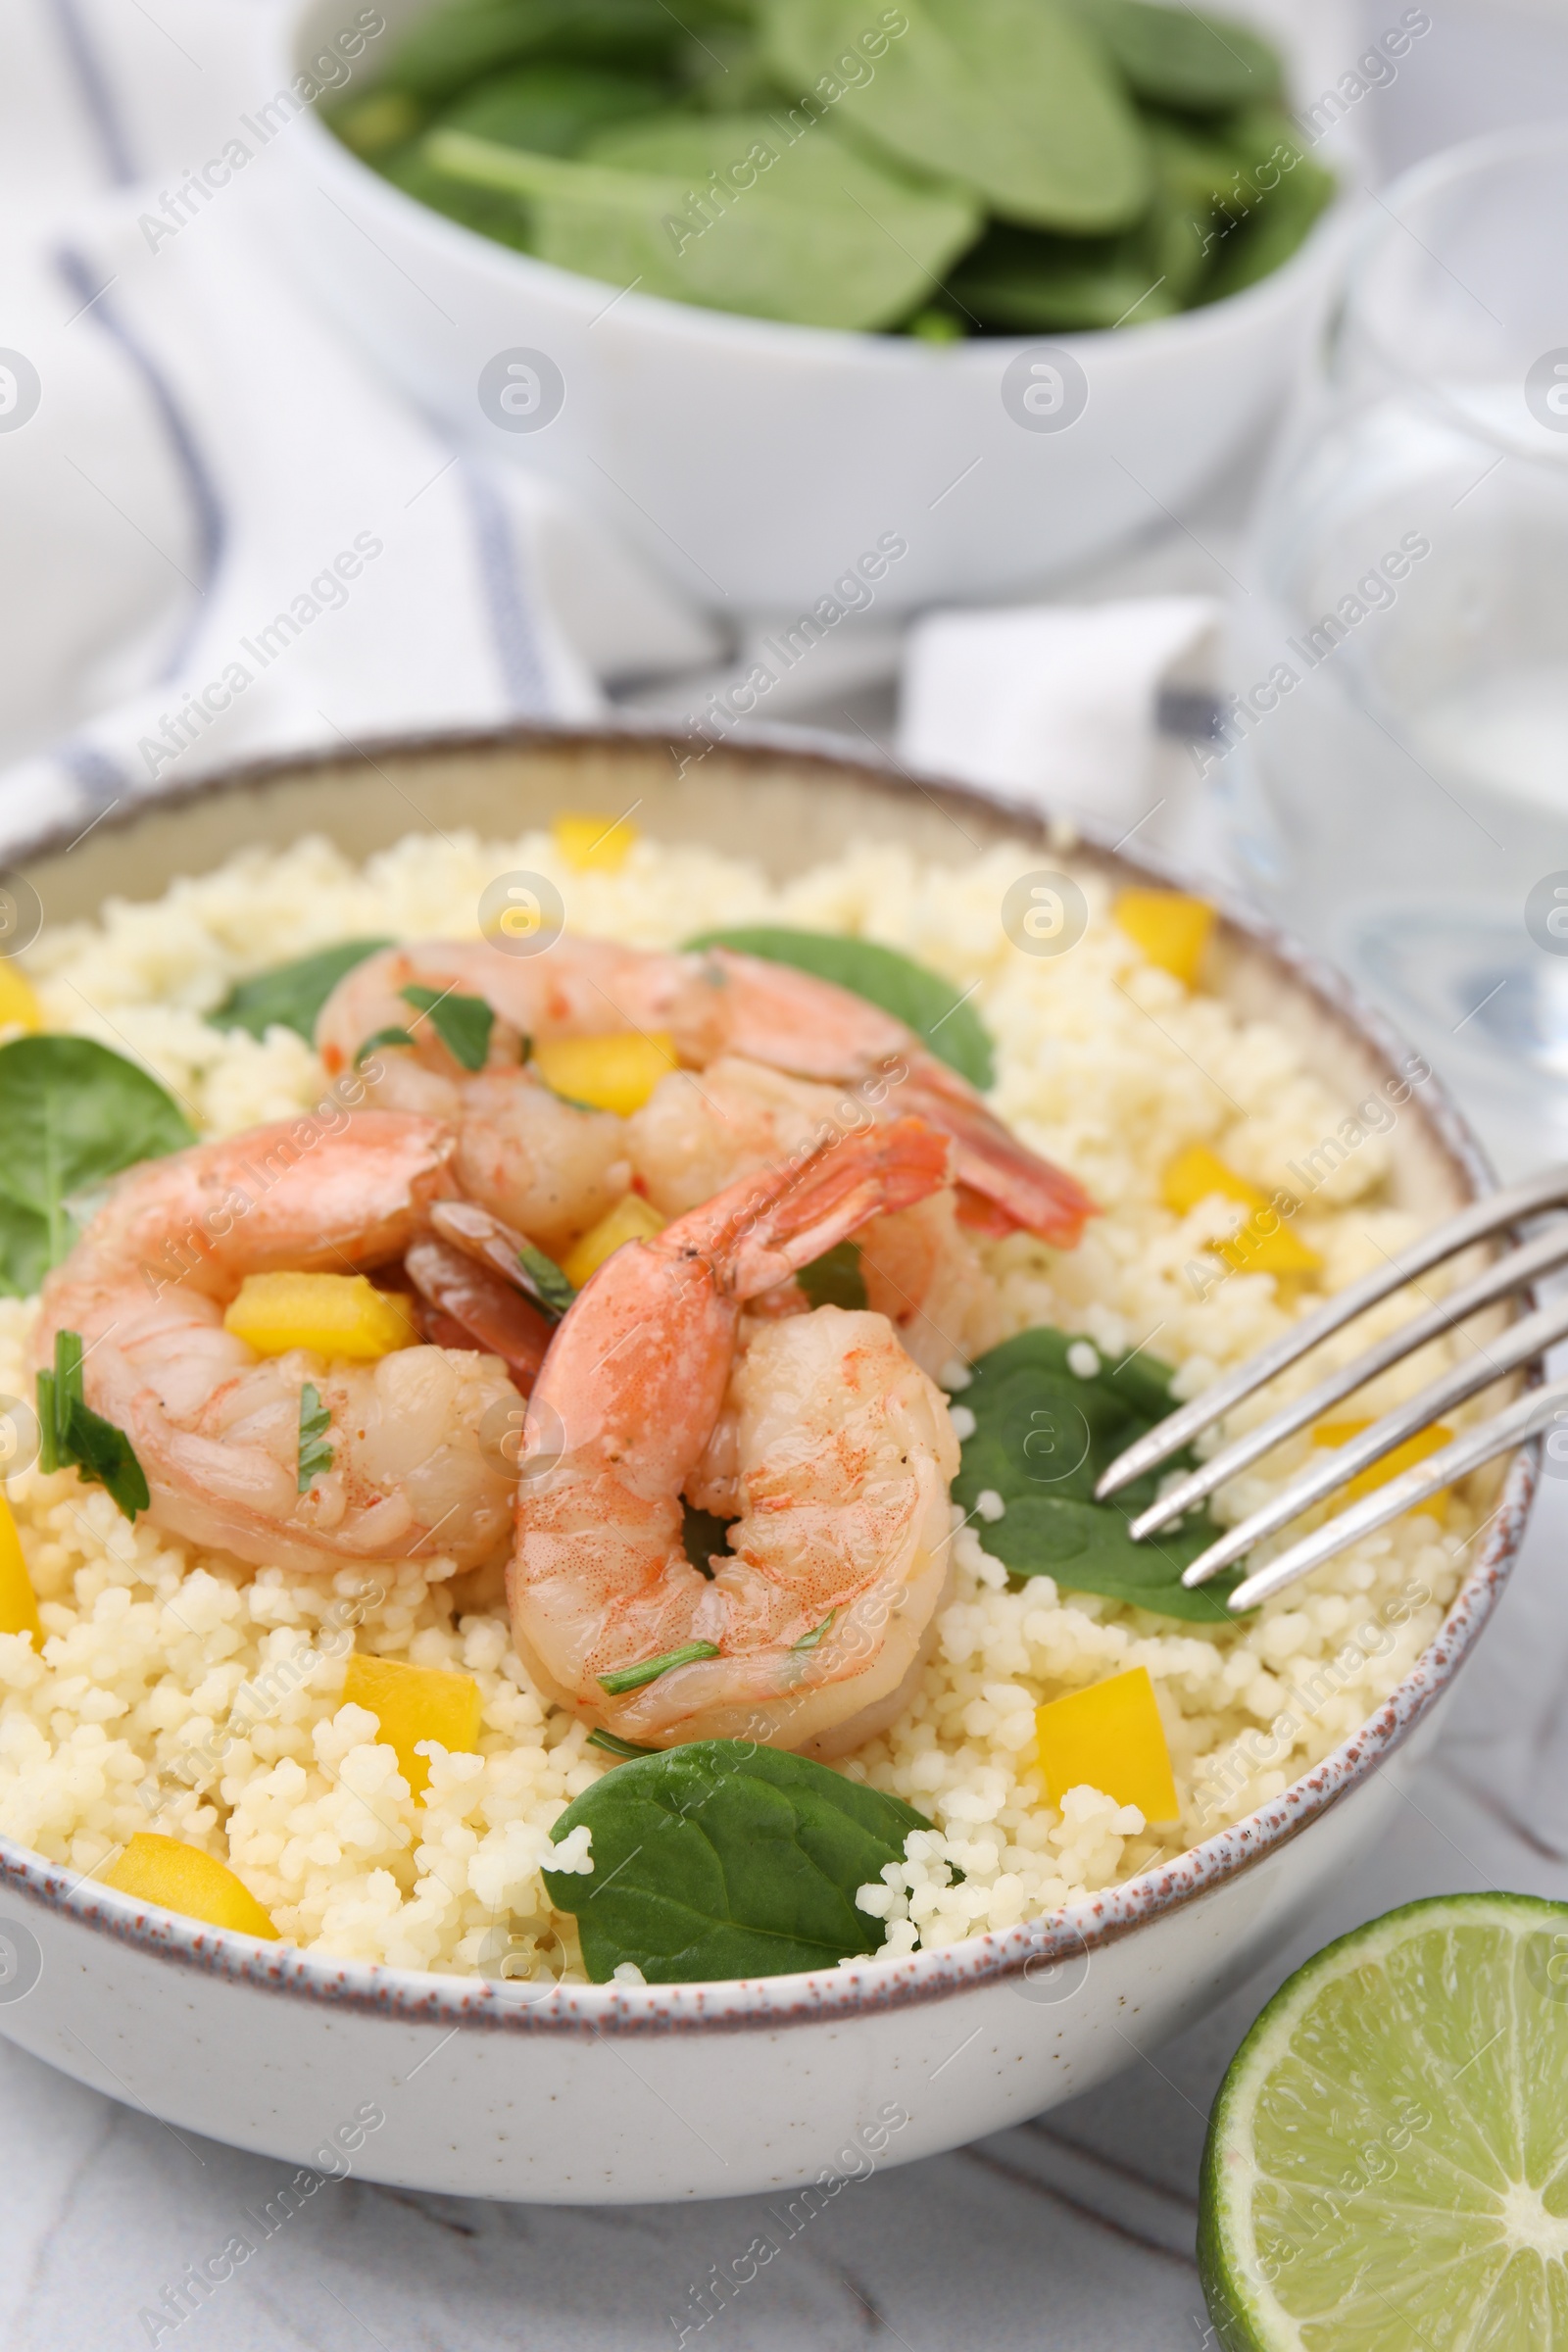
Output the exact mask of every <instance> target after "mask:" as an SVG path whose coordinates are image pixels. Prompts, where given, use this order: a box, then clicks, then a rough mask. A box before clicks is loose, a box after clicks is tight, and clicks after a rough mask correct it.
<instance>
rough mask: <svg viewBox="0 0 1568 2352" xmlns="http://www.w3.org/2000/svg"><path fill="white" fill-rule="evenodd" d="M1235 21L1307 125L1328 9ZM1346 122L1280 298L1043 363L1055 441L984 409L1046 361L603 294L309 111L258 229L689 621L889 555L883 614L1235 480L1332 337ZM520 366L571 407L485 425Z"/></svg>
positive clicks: (1247, 7)
mask: <svg viewBox="0 0 1568 2352" xmlns="http://www.w3.org/2000/svg"><path fill="white" fill-rule="evenodd" d="M429 5H430V0H380V8H381V13H382V14H383V15H384V16H385V18H386V21H387V31H386V33H385V34H383V35H382V36H380V37H379V38H377V39H376V40H375V41H373V42H372V43H371V45H370V47H369V48H368V50H367V51H366V53H365V55H364V57H363V58H362V59H361V61H360V64H359V66H358V68H357V70H356V73H355V78H354V83H353V85H352V86H354V87H355V88H365V87H368V86H369V84H370V83H371V82H373V81H374V80H375V78H376V77H377V76H378V75H379V74H380V73H381V72H382V71H383V68H384V62H385V59H386V57H387V56H388V54H389V52H390V48H391V45H392V43H393V41H395V39H396V37H397V35H398V32H399V30H400V28H401V27H402V26H403V25H407V24H408V23H409V22H410V21H411V20H412V19H413V18H415V17H417V16H418V15H420V14H421V13H423V12H424V11H425V10H426V9H427V8H428V7H429ZM1231 13H1233V14H1235V15H1237V16H1244V17H1248V18H1250V19H1251V20H1252V21H1254V22H1255V23H1256V24H1257V25H1259V26H1260V28H1261V29H1263V30H1264V31H1266V32H1267V33H1268V34H1269V35H1270V36H1271V37H1272V38H1274V39H1275V40H1276V41H1277V42H1278V43H1279V44H1280V46H1281V48H1282V50H1283V51H1284V53H1285V56H1286V60H1287V70H1288V79H1289V83H1290V90H1291V95H1292V98H1293V99H1294V100H1295V101H1296V102H1297V103H1303V102H1304V103H1310V102H1311V100H1312V99H1314V98H1315V97H1316V96H1317V94H1318V93H1319V92H1320V91H1324V90H1328V89H1331V88H1332V87H1334V85H1336V84H1337V83H1338V82H1339V81H1340V78H1341V76H1342V75H1343V74H1344V73H1346V72H1347V70H1348V68H1349V67H1350V66H1351V65H1352V64H1353V61H1354V57H1355V54H1356V50H1357V45H1358V44H1357V40H1356V33H1355V26H1354V20H1353V17H1352V16H1351V14H1350V11H1349V10H1348V8H1342V7H1341V6H1340V5H1339V0H1318V4H1316V5H1314V6H1313V7H1312V8H1311V9H1310V10H1308V9H1306V8H1302V7H1299V6H1297V5H1294V4H1293V0H1234V5H1233V6H1232V11H1231ZM343 17H344V9H343V0H297V5H296V6H295V7H293V8H292V9H291V10H289V11H287V12H285V15H284V18H283V19H282V21H281V22H282V26H283V33H284V38H285V39H286V43H287V54H286V57H284V58H280V59H278V60H277V61H276V77H277V80H278V81H279V82H280V83H281V82H283V81H285V80H292V79H293V77H294V76H295V74H296V73H300V72H301V71H302V70H303V69H304V68H305V66H306V65H307V64H308V62H309V60H310V58H311V56H312V55H313V54H314V53H316V52H317V51H319V48H320V47H321V45H322V42H323V41H324V40H325V39H326V38H327V37H328V36H329V35H331V34H332V33H334V32H335V31H336V30H337V29H338V28H339V26H340V25H341V23H342V21H343ZM1355 128H1356V126H1355V123H1354V122H1353V119H1348V120H1347V121H1346V122H1344V123H1339V124H1337V125H1336V126H1335V127H1334V129H1333V130H1332V131H1331V132H1330V133H1329V135H1328V136H1326V137H1324V138H1323V140H1322V142H1321V150H1320V151H1321V154H1322V156H1323V159H1324V160H1325V161H1328V162H1330V163H1332V164H1333V165H1334V166H1335V167H1336V168H1337V169H1338V170H1339V171H1340V172H1341V175H1342V180H1343V181H1344V183H1345V187H1346V190H1347V192H1346V193H1344V194H1342V196H1341V197H1340V199H1339V200H1338V202H1337V203H1336V204H1334V205H1333V206H1332V207H1331V208H1330V210H1329V211H1328V212H1327V213H1326V214H1325V215H1324V216H1323V218H1322V220H1321V221H1319V222H1318V223H1317V225H1316V227H1315V228H1314V229H1313V231H1312V232H1311V234H1310V236H1309V237H1308V238H1307V240H1306V242H1305V244H1304V245H1303V246H1302V247H1301V249H1300V251H1299V253H1298V254H1297V255H1296V256H1295V257H1294V258H1293V259H1292V260H1291V261H1290V262H1288V263H1287V264H1286V265H1285V267H1284V268H1283V269H1281V270H1277V271H1275V273H1274V274H1273V275H1272V276H1270V277H1266V278H1264V279H1263V280H1262V281H1261V282H1260V283H1259V284H1257V285H1255V286H1252V287H1250V288H1248V289H1247V290H1246V291H1245V292H1243V293H1240V294H1236V295H1232V296H1230V297H1229V298H1228V299H1226V300H1224V301H1221V302H1216V303H1214V304H1212V305H1210V306H1208V307H1207V308H1204V309H1201V310H1196V311H1189V312H1185V313H1183V314H1181V315H1179V316H1177V317H1175V318H1171V319H1155V320H1152V321H1151V322H1150V323H1149V324H1148V325H1142V326H1128V327H1123V328H1120V329H1117V330H1114V331H1112V332H1108V333H1106V332H1099V333H1086V334H1073V335H1060V336H1055V337H1052V338H1050V339H1049V342H1050V348H1052V349H1053V350H1057V349H1065V350H1066V351H1067V352H1068V353H1069V354H1070V355H1071V356H1072V357H1073V358H1074V359H1075V360H1076V361H1077V363H1078V365H1079V366H1080V367H1081V368H1082V369H1083V371H1084V376H1085V378H1086V379H1087V385H1088V403H1087V406H1086V407H1085V409H1084V411H1083V413H1082V414H1081V415H1080V416H1078V417H1076V419H1075V420H1074V421H1073V422H1072V423H1071V424H1070V425H1069V426H1067V427H1066V428H1065V429H1062V430H1035V429H1025V428H1024V427H1023V426H1022V425H1020V424H1019V423H1018V422H1016V421H1015V420H1014V416H1013V414H1011V413H1010V412H1009V410H1008V408H1007V407H1005V405H1004V401H1003V396H1002V393H1003V377H1004V375H1005V371H1006V370H1007V368H1008V367H1009V366H1010V365H1011V364H1012V363H1013V362H1015V361H1017V360H1018V359H1019V357H1020V355H1022V354H1024V353H1027V352H1031V351H1034V350H1036V349H1038V348H1040V347H1041V345H1042V344H1044V343H1046V341H1047V338H1043V337H1034V338H1023V337H1020V338H1018V339H1016V340H1014V339H1012V338H1002V337H986V338H984V339H977V340H975V341H973V342H970V343H966V344H956V345H952V346H948V347H945V348H933V347H931V346H930V345H927V344H924V343H921V342H919V341H917V340H915V339H914V338H912V337H909V336H905V335H874V334H850V333H844V332H840V331H838V330H835V329H828V328H819V327H801V326H788V325H781V324H778V323H775V322H774V321H772V320H769V319H747V318H740V317H736V316H732V315H730V314H727V313H721V312H718V311H709V310H700V309H697V308H695V307H690V306H687V305H685V304H679V303H671V302H665V301H662V300H659V299H657V298H653V297H650V296H646V295H642V294H637V293H632V292H617V289H616V288H614V287H613V286H609V285H606V284H603V283H601V282H600V281H599V280H598V279H593V278H586V277H579V276H576V275H574V274H573V273H571V272H569V271H566V270H558V269H555V268H553V267H551V266H550V265H549V264H547V263H544V262H538V261H534V260H532V259H531V258H530V257H529V256H527V255H525V254H519V253H516V252H514V251H512V250H511V249H510V248H508V247H505V246H502V245H499V244H495V243H493V242H492V241H491V240H490V239H488V238H486V237H482V236H479V235H477V234H476V233H474V232H473V231H472V230H469V229H466V228H464V227H460V226H459V225H458V224H457V223H456V222H455V221H448V220H446V219H444V218H443V217H442V216H441V215H440V214H438V213H434V212H431V211H430V210H429V209H428V208H427V207H425V206H424V205H421V204H418V203H417V202H416V201H415V200H414V199H413V198H411V197H409V196H406V195H405V194H404V193H403V192H402V191H401V190H400V189H398V188H396V187H394V186H393V185H391V183H390V182H389V181H387V180H385V179H383V178H381V177H380V175H379V174H378V173H376V172H373V171H371V170H370V169H369V168H368V166H367V165H365V164H363V163H361V162H360V161H359V159H358V158H357V157H356V156H355V155H353V154H352V153H351V152H350V151H349V150H348V148H346V147H345V146H343V145H342V144H341V143H340V142H339V141H338V140H337V139H336V138H334V136H333V135H332V132H331V131H330V129H328V127H327V125H326V123H324V122H322V121H321V120H320V119H319V112H318V110H316V109H308V110H307V111H306V113H305V114H304V115H302V116H301V118H300V119H299V121H298V122H297V123H295V124H294V125H293V135H292V136H291V137H290V139H289V140H288V141H286V142H285V147H286V164H285V168H284V171H283V172H282V173H281V175H280V179H281V184H280V186H279V189H278V198H279V201H278V204H277V207H276V213H275V220H276V225H277V229H278V232H279V234H280V235H281V237H282V238H283V240H284V242H285V245H286V247H287V250H288V251H289V253H290V255H291V256H292V262H293V266H294V268H295V270H297V272H298V273H299V274H301V275H302V276H303V277H304V278H305V279H306V281H307V282H308V283H309V284H310V285H311V286H312V287H313V288H314V290H315V291H316V293H317V295H318V297H319V299H320V300H321V302H322V303H323V304H324V305H325V306H326V307H327V308H328V309H329V310H330V312H331V315H332V317H333V318H334V319H336V320H337V321H338V322H339V323H340V324H342V325H344V326H345V327H347V329H348V330H349V332H350V333H351V334H352V335H353V336H354V337H355V338H356V339H357V340H358V341H359V343H360V344H361V345H362V346H363V347H364V349H365V350H366V351H367V352H368V354H369V356H370V357H371V359H372V361H373V362H374V363H375V364H376V365H377V366H378V367H379V368H381V369H382V370H383V371H384V372H385V373H386V374H387V375H388V376H389V377H390V378H391V379H392V380H393V381H394V382H395V383H396V384H397V385H398V386H399V387H400V388H401V389H402V390H403V391H405V392H406V393H408V394H409V395H410V396H411V397H412V398H413V399H414V400H416V401H417V403H418V404H419V406H420V407H421V408H422V409H424V410H425V411H427V412H428V413H429V414H430V415H431V416H433V417H435V418H436V419H437V420H438V422H439V423H440V424H441V425H442V426H443V427H444V428H445V429H446V430H447V431H448V432H449V433H450V434H451V435H452V436H453V437H454V438H455V440H456V441H457V442H458V444H459V445H460V446H461V447H464V448H466V449H470V450H479V451H482V452H483V453H484V454H485V455H486V456H487V457H490V458H492V459H500V460H503V461H506V462H509V463H512V464H515V465H518V466H524V467H526V468H529V469H532V470H534V471H537V472H540V473H544V474H547V475H549V476H550V477H551V478H552V479H553V480H554V481H556V482H558V483H560V484H562V485H563V486H564V487H565V488H567V489H568V490H570V491H571V492H572V493H574V494H575V495H576V496H577V497H578V498H580V499H581V500H582V501H583V502H584V504H586V505H587V506H588V507H590V508H592V509H593V510H594V511H595V512H596V513H597V514H598V515H600V516H601V517H602V518H603V519H604V520H605V521H607V522H608V523H610V524H611V525H612V526H613V528H615V529H617V530H618V531H620V532H621V533H622V534H623V535H624V536H625V537H626V538H627V539H628V540H630V541H632V542H633V543H635V544H636V545H637V546H638V547H639V548H640V549H641V550H642V552H643V553H644V554H645V555H646V556H647V557H648V558H649V559H650V561H651V562H652V563H654V564H656V565H657V566H658V567H659V569H660V570H661V571H662V573H663V574H664V575H665V576H666V577H667V578H669V579H670V580H672V581H673V582H675V583H676V584H677V585H679V586H680V587H682V588H683V589H685V590H686V592H687V593H688V594H690V595H691V596H693V597H695V598H696V599H697V600H698V601H699V602H700V603H701V604H703V605H705V606H707V607H709V608H710V609H713V610H719V611H725V610H730V611H735V612H760V613H774V612H784V611H790V610H793V609H798V608H802V607H809V605H810V604H812V603H813V602H814V601H815V600H816V599H817V598H819V597H821V596H824V595H826V594H827V593H828V592H829V590H830V589H831V587H832V583H833V581H834V579H835V578H836V577H837V576H838V575H839V574H841V573H842V572H844V571H845V570H846V568H847V567H848V566H849V565H851V564H854V563H855V562H856V561H857V559H858V557H859V556H860V555H861V554H862V553H864V552H866V551H867V550H873V549H875V547H876V544H877V541H878V539H879V538H882V537H883V536H884V535H885V534H889V533H891V534H896V535H897V536H899V537H901V538H903V539H904V540H905V541H907V549H908V552H907V555H906V556H904V557H902V558H900V559H899V560H898V561H897V563H896V564H894V566H893V567H892V568H891V569H890V570H889V572H888V574H887V576H886V580H885V583H884V588H883V590H882V592H881V601H882V605H883V610H884V613H886V612H889V611H895V610H901V609H902V610H911V609H916V608H918V607H920V606H922V605H926V604H930V603H931V602H933V601H935V600H938V599H940V600H942V601H944V602H948V603H965V602H976V601H984V600H988V599H991V598H1001V597H1010V596H1016V595H1019V594H1023V593H1027V592H1029V591H1030V590H1032V589H1036V588H1039V587H1041V586H1044V585H1046V584H1047V583H1049V582H1050V581H1052V580H1054V579H1056V578H1059V577H1060V576H1061V575H1062V574H1063V573H1065V572H1067V571H1069V570H1071V569H1072V568H1074V567H1076V566H1082V565H1083V564H1085V563H1086V562H1087V561H1090V560H1093V559H1094V558H1096V557H1098V556H1101V555H1103V554H1105V553H1107V552H1108V551H1109V550H1111V549H1113V548H1115V547H1117V546H1120V545H1122V544H1125V543H1126V542H1127V541H1129V540H1131V539H1133V538H1136V537H1137V536H1138V535H1139V534H1140V533H1143V532H1145V531H1149V530H1152V529H1155V528H1163V527H1166V526H1167V525H1168V521H1169V512H1168V511H1169V510H1171V509H1173V508H1180V507H1181V506H1182V505H1184V504H1185V503H1186V502H1188V501H1189V500H1191V499H1192V498H1194V497H1195V496H1197V495H1198V494H1199V493H1200V492H1201V490H1202V489H1203V488H1204V487H1205V485H1206V484H1207V483H1208V482H1209V481H1210V480H1211V479H1212V478H1213V476H1214V475H1215V474H1216V473H1217V472H1218V471H1219V470H1220V468H1221V467H1222V466H1225V465H1227V464H1232V463H1234V462H1235V460H1236V458H1237V455H1238V452H1239V451H1241V450H1243V449H1244V448H1245V446H1246V444H1247V442H1248V440H1249V438H1250V436H1251V435H1252V434H1254V433H1255V432H1257V431H1258V430H1259V429H1260V428H1261V427H1262V426H1263V424H1264V423H1265V421H1266V419H1267V418H1268V417H1269V416H1270V415H1271V413H1272V411H1273V409H1274V408H1275V406H1276V405H1277V403H1278V401H1279V399H1280V397H1281V395H1282V394H1283V393H1284V391H1285V390H1286V388H1287V386H1288V385H1289V383H1290V381H1291V379H1292V377H1293V375H1294V373H1295V371H1296V368H1297V367H1298V364H1299V360H1300V358H1301V356H1302V354H1303V353H1304V351H1305V349H1306V347H1307V344H1308V341H1309V339H1310V337H1311V335H1312V332H1313V330H1314V327H1315V325H1316V323H1317V321H1318V319H1320V317H1321V315H1322V311H1323V307H1324V304H1325V302H1326V299H1327V296H1328V291H1329V287H1330V284H1331V282H1332V279H1333V275H1334V271H1335V268H1336V263H1337V259H1338V256H1339V253H1340V250H1341V246H1342V240H1343V231H1344V227H1345V223H1346V221H1347V218H1348V214H1349V213H1350V212H1351V210H1352V209H1353V201H1352V196H1351V194H1350V193H1349V191H1350V190H1352V189H1353V185H1354V179H1355V172H1354V169H1353V163H1354V145H1353V140H1354V133H1355ZM519 350H523V351H528V352H531V353H543V354H544V355H545V357H546V358H547V359H548V360H549V361H550V362H552V363H553V364H554V367H555V368H558V369H559V370H560V374H561V378H562V383H563V386H564V400H563V402H562V405H561V408H560V411H559V413H558V414H556V415H555V416H554V417H550V418H549V420H548V421H547V422H544V423H542V424H540V425H539V426H538V429H533V430H526V429H523V430H515V429H511V428H510V427H509V428H503V427H502V426H500V425H498V424H496V423H494V422H492V421H491V420H490V418H489V417H487V416H486V415H485V413H484V411H483V410H482V409H481V406H480V401H479V389H478V386H479V376H480V372H481V370H482V369H483V368H485V366H486V365H487V363H489V362H490V361H492V360H493V359H495V358H496V357H497V355H498V354H503V353H511V352H516V351H519ZM1025 367H1026V368H1027V363H1025ZM545 405H546V406H548V405H549V404H548V403H546V404H545ZM538 414H539V415H542V414H543V412H542V411H541V412H538ZM526 421H527V420H519V422H526Z"/></svg>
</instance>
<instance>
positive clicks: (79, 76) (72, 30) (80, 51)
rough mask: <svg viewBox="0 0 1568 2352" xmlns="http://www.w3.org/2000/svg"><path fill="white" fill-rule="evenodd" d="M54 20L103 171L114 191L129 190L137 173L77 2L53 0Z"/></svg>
mask: <svg viewBox="0 0 1568 2352" xmlns="http://www.w3.org/2000/svg"><path fill="white" fill-rule="evenodd" d="M54 19H55V25H56V27H57V28H58V30H59V34H60V42H61V46H62V48H63V49H64V50H65V53H66V56H67V58H68V59H69V60H70V63H71V71H72V73H73V76H74V78H75V83H76V96H77V97H78V98H79V99H80V101H81V106H82V111H83V112H84V113H85V115H86V116H87V118H88V120H89V121H90V123H92V127H93V135H94V136H95V137H96V139H97V141H98V145H99V148H100V150H101V152H102V155H103V162H104V169H105V171H106V172H108V174H109V177H110V179H111V180H112V182H113V183H114V185H115V186H116V187H117V188H128V187H129V186H130V185H131V183H132V181H134V180H135V179H137V178H138V177H139V176H140V174H139V173H138V172H137V170H136V167H135V164H134V163H133V162H132V160H131V153H130V142H129V140H128V139H127V138H126V136H125V125H124V122H123V118H122V116H121V112H120V105H119V101H118V100H117V98H116V96H115V93H114V90H113V89H112V88H111V86H110V82H109V77H108V75H107V74H106V73H105V72H104V69H103V62H102V60H101V59H100V57H99V55H98V52H97V50H96V49H95V48H94V47H93V44H92V41H91V39H90V38H89V36H88V32H87V27H86V25H84V24H83V23H82V20H81V10H80V8H79V6H78V4H77V0H54Z"/></svg>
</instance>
